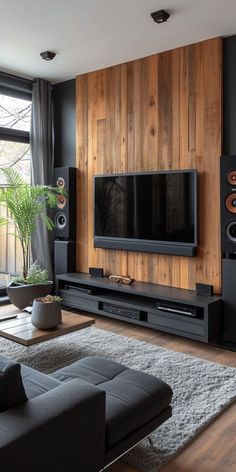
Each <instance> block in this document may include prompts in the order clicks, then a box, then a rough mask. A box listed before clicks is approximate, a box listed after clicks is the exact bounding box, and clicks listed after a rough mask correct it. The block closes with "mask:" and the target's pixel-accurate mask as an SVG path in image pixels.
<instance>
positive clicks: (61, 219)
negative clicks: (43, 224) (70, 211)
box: [54, 212, 66, 229]
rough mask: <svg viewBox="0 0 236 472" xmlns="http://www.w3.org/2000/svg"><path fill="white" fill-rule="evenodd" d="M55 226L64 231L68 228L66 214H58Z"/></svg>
mask: <svg viewBox="0 0 236 472" xmlns="http://www.w3.org/2000/svg"><path fill="white" fill-rule="evenodd" d="M54 221H55V226H56V227H57V228H58V229H64V228H65V226H66V215H65V213H62V212H59V213H57V214H56V216H55V219H54Z"/></svg>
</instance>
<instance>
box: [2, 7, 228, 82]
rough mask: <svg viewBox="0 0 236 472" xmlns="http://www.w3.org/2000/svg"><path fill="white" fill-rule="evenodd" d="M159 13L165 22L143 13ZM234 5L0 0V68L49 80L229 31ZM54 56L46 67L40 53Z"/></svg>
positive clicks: (226, 33) (67, 76) (60, 78)
mask: <svg viewBox="0 0 236 472" xmlns="http://www.w3.org/2000/svg"><path fill="white" fill-rule="evenodd" d="M159 9H166V10H167V11H168V12H170V13H171V17H170V18H169V20H168V22H167V23H163V24H161V25H158V24H156V23H154V21H153V20H152V18H151V17H150V13H151V12H153V11H156V10H159ZM235 20H236V0H225V1H223V0H38V1H37V0H33V1H32V0H7V1H6V0H0V25H1V26H0V70H8V71H12V72H14V73H18V74H19V75H25V76H28V77H41V78H44V79H48V80H50V81H52V82H61V81H64V80H67V79H71V78H73V77H75V76H76V75H79V74H82V73H84V72H88V71H92V70H96V69H100V68H104V67H108V66H111V65H114V64H118V63H121V62H126V61H129V60H132V59H136V58H140V57H144V56H147V55H149V54H154V53H157V52H160V51H165V50H168V49H172V48H175V47H178V46H183V45H186V44H191V43H195V42H198V41H201V40H204V39H208V38H212V37H215V36H227V35H233V34H236V21H235ZM45 50H50V51H54V52H56V53H57V56H56V58H55V59H54V60H53V61H52V62H46V61H44V60H42V59H41V57H40V55H39V54H40V52H42V51H45Z"/></svg>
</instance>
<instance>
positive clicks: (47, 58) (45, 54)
mask: <svg viewBox="0 0 236 472" xmlns="http://www.w3.org/2000/svg"><path fill="white" fill-rule="evenodd" d="M40 56H41V57H42V59H44V60H45V61H52V59H54V57H55V56H56V53H55V52H52V51H44V52H41V53H40Z"/></svg>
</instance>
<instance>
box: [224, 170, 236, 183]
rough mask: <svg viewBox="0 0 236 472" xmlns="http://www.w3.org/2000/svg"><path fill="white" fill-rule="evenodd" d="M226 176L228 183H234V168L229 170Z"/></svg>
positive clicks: (235, 179)
mask: <svg viewBox="0 0 236 472" xmlns="http://www.w3.org/2000/svg"><path fill="white" fill-rule="evenodd" d="M226 178H227V180H228V182H229V184H230V185H236V170H231V171H230V172H229V173H228V174H227V176H226Z"/></svg>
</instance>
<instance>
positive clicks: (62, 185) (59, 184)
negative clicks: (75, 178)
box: [56, 177, 65, 188]
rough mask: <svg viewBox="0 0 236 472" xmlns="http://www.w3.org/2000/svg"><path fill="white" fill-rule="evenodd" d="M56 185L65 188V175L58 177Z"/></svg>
mask: <svg viewBox="0 0 236 472" xmlns="http://www.w3.org/2000/svg"><path fill="white" fill-rule="evenodd" d="M56 185H57V187H60V188H64V187H65V179H63V177H58V179H57V182H56Z"/></svg>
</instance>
